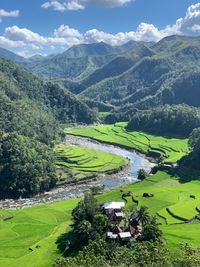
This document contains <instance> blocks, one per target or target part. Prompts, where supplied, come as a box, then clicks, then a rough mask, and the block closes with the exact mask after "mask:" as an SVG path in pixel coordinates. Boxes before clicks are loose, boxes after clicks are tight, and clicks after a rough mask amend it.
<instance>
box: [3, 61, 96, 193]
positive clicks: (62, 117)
mask: <svg viewBox="0 0 200 267" xmlns="http://www.w3.org/2000/svg"><path fill="white" fill-rule="evenodd" d="M0 107H1V108H0V129H1V131H2V133H1V135H0V147H1V148H2V149H1V150H0V181H1V183H0V190H1V196H0V198H4V197H10V198H15V197H19V196H26V197H28V196H30V195H32V194H36V193H38V192H41V191H45V190H48V189H49V188H51V187H53V186H54V185H55V177H54V178H53V173H54V171H53V169H54V157H53V155H52V152H51V151H50V150H51V149H52V147H53V145H54V144H55V143H57V142H58V141H59V140H60V139H61V136H62V135H63V133H61V130H60V129H61V127H62V124H64V123H65V124H67V123H69V122H83V123H91V122H93V121H94V120H95V119H96V113H95V112H93V111H92V110H91V109H89V107H88V106H87V105H86V104H84V103H82V102H81V101H79V100H78V99H77V98H76V97H75V96H73V95H72V94H71V93H70V92H69V91H67V90H66V89H64V88H63V87H61V86H59V85H57V84H53V83H51V82H44V81H42V80H40V79H39V78H37V77H35V76H33V75H31V74H30V73H28V72H27V71H25V70H24V69H23V68H21V67H20V66H18V65H17V64H15V63H12V62H10V61H7V60H5V59H2V58H0ZM15 133H17V134H15ZM47 146H48V147H47Z"/></svg>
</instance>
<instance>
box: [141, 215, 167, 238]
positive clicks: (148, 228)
mask: <svg viewBox="0 0 200 267" xmlns="http://www.w3.org/2000/svg"><path fill="white" fill-rule="evenodd" d="M161 237H162V231H161V230H160V229H159V227H158V224H157V218H156V217H152V218H151V219H150V220H149V221H148V222H147V223H146V224H145V225H144V227H143V231H142V240H145V241H153V242H155V241H159V240H161Z"/></svg>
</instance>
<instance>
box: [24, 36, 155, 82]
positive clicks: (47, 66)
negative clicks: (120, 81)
mask: <svg viewBox="0 0 200 267" xmlns="http://www.w3.org/2000/svg"><path fill="white" fill-rule="evenodd" d="M138 45H147V46H151V45H152V43H145V42H139V43H138V42H134V41H131V42H128V43H126V44H124V45H122V46H111V45H108V44H106V43H104V42H99V43H93V44H80V45H75V46H72V47H71V48H69V49H68V50H66V51H65V52H63V53H61V54H58V55H55V56H52V57H48V58H46V59H45V58H44V59H43V60H41V61H38V62H33V60H32V62H27V63H25V64H23V66H25V67H26V68H27V69H28V70H29V71H31V72H33V73H35V74H38V75H42V76H43V77H45V78H51V79H52V78H53V79H69V80H72V81H76V82H79V83H81V81H82V80H83V79H86V78H87V77H88V76H89V75H90V74H92V73H93V72H94V71H95V70H98V69H99V68H102V67H103V66H104V65H105V64H107V63H109V62H110V61H112V60H113V59H115V58H116V57H118V56H119V55H120V54H124V53H126V52H128V51H131V50H132V49H134V48H135V47H137V46H138Z"/></svg>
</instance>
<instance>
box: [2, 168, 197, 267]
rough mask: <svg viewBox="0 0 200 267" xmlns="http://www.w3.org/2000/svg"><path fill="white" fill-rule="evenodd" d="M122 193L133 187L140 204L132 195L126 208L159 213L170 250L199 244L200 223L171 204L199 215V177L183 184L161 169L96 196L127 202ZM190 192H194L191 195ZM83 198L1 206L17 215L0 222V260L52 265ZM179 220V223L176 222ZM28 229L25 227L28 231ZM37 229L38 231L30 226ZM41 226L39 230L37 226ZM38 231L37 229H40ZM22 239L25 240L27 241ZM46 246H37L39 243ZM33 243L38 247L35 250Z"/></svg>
mask: <svg viewBox="0 0 200 267" xmlns="http://www.w3.org/2000/svg"><path fill="white" fill-rule="evenodd" d="M122 190H123V192H127V191H131V192H133V194H134V199H135V200H137V201H138V206H137V204H136V203H135V202H133V201H132V198H131V197H126V199H127V204H126V206H125V208H126V210H127V211H132V209H133V208H134V209H135V208H137V207H138V208H139V207H141V206H146V207H148V210H149V213H150V214H151V215H157V216H158V218H159V222H160V223H161V225H160V229H161V230H162V231H163V236H164V239H165V240H166V241H167V246H168V247H169V249H170V251H171V252H172V253H173V254H174V253H175V254H176V255H178V254H179V252H180V251H179V244H180V243H182V242H187V243H189V244H191V245H193V246H196V247H198V246H199V240H200V223H199V221H198V220H194V222H192V223H185V224H183V221H182V220H178V219H176V218H174V217H173V216H172V215H171V214H170V213H169V212H167V211H166V208H169V209H170V210H171V211H172V212H174V214H175V215H176V216H180V217H183V218H185V219H191V218H192V217H193V216H194V215H195V214H198V211H197V210H196V207H198V206H199V205H200V193H199V192H200V182H199V181H190V182H188V183H185V184H181V183H180V182H179V180H178V177H176V178H175V177H173V176H170V175H169V174H167V173H165V172H158V173H157V174H155V175H154V176H150V177H149V178H147V179H145V180H144V181H143V182H140V183H137V184H133V185H128V186H124V187H121V188H117V189H115V190H113V191H111V192H107V193H105V194H103V195H99V196H97V200H98V202H99V203H104V202H108V201H122V193H123V192H122ZM144 192H148V193H152V194H154V197H151V198H145V197H143V193H144ZM190 195H195V199H191V198H190ZM77 202H78V200H66V201H62V202H58V203H54V204H48V205H42V206H36V207H32V208H27V209H23V210H16V211H8V212H7V211H4V210H1V211H0V214H1V215H0V218H3V217H5V218H6V217H9V216H10V214H11V215H12V216H13V218H11V219H9V220H3V221H1V222H0V225H1V227H0V236H1V237H2V238H1V239H0V240H1V241H0V251H1V253H2V254H1V257H0V264H1V265H2V266H4V267H7V266H11V265H12V266H13V267H15V266H19V265H23V266H25V267H26V266H27V267H31V266H34V265H35V264H36V263H37V267H47V266H49V265H50V264H52V263H53V261H54V260H55V259H56V258H57V257H58V256H59V251H58V250H57V249H56V244H55V242H56V239H57V238H58V236H60V235H61V234H62V233H64V232H65V230H66V227H68V226H69V225H70V224H71V215H70V214H71V211H72V210H73V209H74V208H75V206H76V204H77ZM177 223H178V224H177ZM25 229H26V230H25ZM30 229H34V230H30ZM36 229H37V230H36ZM36 233H37V234H36ZM22 241H23V243H22ZM38 244H39V245H40V246H41V247H40V248H38V249H36V248H35V247H36V245H38ZM29 247H31V248H33V249H34V251H33V252H30V251H29Z"/></svg>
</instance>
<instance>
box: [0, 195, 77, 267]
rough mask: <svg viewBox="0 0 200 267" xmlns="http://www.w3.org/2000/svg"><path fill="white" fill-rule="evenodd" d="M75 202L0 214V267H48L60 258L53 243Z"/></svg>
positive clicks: (69, 218) (69, 220) (60, 232)
mask: <svg viewBox="0 0 200 267" xmlns="http://www.w3.org/2000/svg"><path fill="white" fill-rule="evenodd" d="M77 202H78V200H77V199H70V200H67V201H62V202H59V203H54V204H48V205H42V206H36V207H32V208H27V209H21V210H9V211H5V210H0V266H2V267H11V266H12V267H19V266H23V267H49V266H51V265H52V263H53V262H54V261H55V260H56V258H57V257H58V256H59V255H60V253H59V250H58V249H57V245H56V240H57V238H58V237H59V236H60V235H61V234H62V233H64V232H65V231H66V230H67V228H68V227H69V225H70V223H71V210H72V209H73V208H74V207H75V206H76V204H77Z"/></svg>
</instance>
